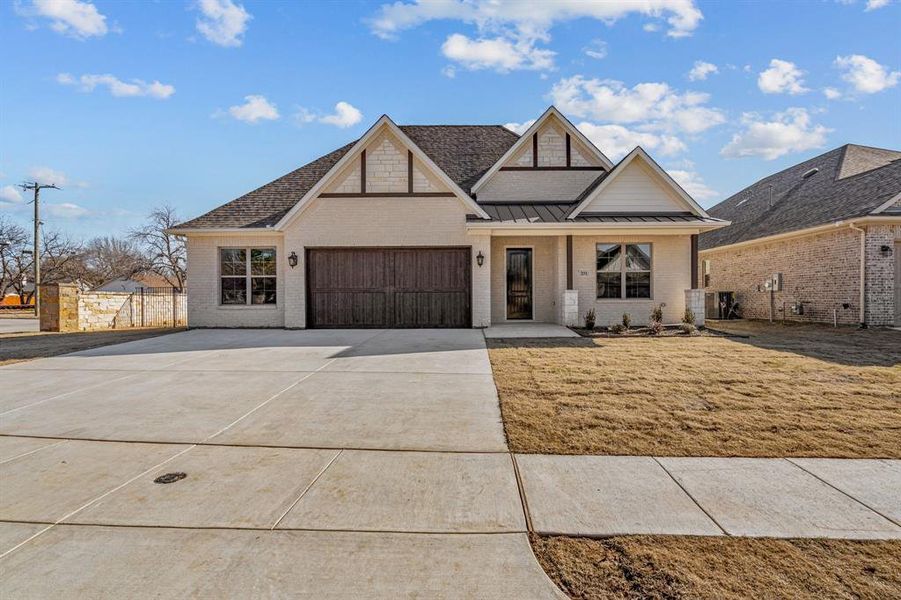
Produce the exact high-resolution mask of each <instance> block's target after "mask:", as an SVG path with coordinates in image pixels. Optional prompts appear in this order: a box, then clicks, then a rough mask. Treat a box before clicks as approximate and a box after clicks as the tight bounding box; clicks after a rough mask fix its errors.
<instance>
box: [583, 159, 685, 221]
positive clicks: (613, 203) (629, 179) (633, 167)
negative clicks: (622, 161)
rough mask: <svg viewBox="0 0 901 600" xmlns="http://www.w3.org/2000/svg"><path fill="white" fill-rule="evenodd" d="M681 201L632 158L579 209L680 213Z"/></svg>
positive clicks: (612, 211)
mask: <svg viewBox="0 0 901 600" xmlns="http://www.w3.org/2000/svg"><path fill="white" fill-rule="evenodd" d="M686 210H688V208H687V207H686V206H685V204H684V203H682V202H681V201H680V199H679V198H678V197H677V196H676V194H675V192H673V191H672V190H671V189H669V188H668V186H666V185H665V184H664V183H663V182H662V181H661V180H660V178H659V177H658V176H657V175H656V174H654V173H653V172H651V170H650V168H649V167H647V166H646V165H644V164H642V163H641V162H640V161H637V160H636V161H632V162H631V163H630V164H629V165H628V166H626V168H625V169H624V170H623V171H622V172H621V173H619V174H618V175H617V176H616V179H614V180H613V181H611V182H610V183H609V185H607V186H606V187H605V188H604V189H603V190H601V192H600V193H599V194H598V196H597V197H596V198H594V199H593V200H592V201H591V202H590V203H589V204H588V206H586V207H585V209H584V210H583V212H586V213H592V212H599V213H635V212H657V213H659V212H684V211H686Z"/></svg>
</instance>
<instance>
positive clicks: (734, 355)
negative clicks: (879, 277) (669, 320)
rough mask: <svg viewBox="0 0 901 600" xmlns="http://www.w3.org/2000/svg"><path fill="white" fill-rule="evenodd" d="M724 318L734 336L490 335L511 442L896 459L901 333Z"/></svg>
mask: <svg viewBox="0 0 901 600" xmlns="http://www.w3.org/2000/svg"><path fill="white" fill-rule="evenodd" d="M717 327H718V328H719V329H721V330H723V331H727V332H729V333H731V334H736V336H735V337H727V336H699V337H668V338H594V339H588V338H573V339H536V340H510V339H508V340H489V352H490V357H491V363H492V367H493V370H494V376H495V380H496V382H497V387H498V392H499V394H500V400H501V410H502V413H503V418H504V426H505V428H506V432H507V437H508V441H509V444H510V448H511V450H513V451H514V452H522V453H547V454H610V455H655V456H748V457H772V456H790V457H843V458H880V457H882V458H899V457H901V444H899V439H901V410H899V408H901V332H898V331H886V330H872V331H858V330H855V329H849V328H840V329H832V328H829V327H823V326H815V325H786V326H782V325H770V324H768V323H755V322H723V323H720V324H718V325H717ZM738 335H741V336H744V337H737V336H738Z"/></svg>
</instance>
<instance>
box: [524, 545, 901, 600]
mask: <svg viewBox="0 0 901 600" xmlns="http://www.w3.org/2000/svg"><path fill="white" fill-rule="evenodd" d="M531 541H532V547H533V549H534V550H535V555H536V556H537V558H538V561H539V562H540V563H541V566H542V567H543V568H544V570H545V571H546V572H547V574H548V575H549V576H550V577H551V579H552V580H553V581H554V582H555V583H556V584H557V585H558V586H559V587H560V588H561V589H562V590H563V591H565V592H566V593H567V594H569V595H570V597H572V598H580V599H581V598H593V599H594V598H636V599H639V598H640V599H658V598H659V599H664V598H666V599H675V598H710V599H731V598H735V599H739V598H741V599H744V598H748V597H763V598H810V599H817V600H819V599H822V598H849V599H850V598H872V599H874V600H875V599H876V598H898V597H899V596H901V541H852V540H777V539H766V538H726V537H709V538H704V537H653V536H629V537H614V538H608V539H603V540H589V539H582V538H567V537H542V536H537V535H532V536H531Z"/></svg>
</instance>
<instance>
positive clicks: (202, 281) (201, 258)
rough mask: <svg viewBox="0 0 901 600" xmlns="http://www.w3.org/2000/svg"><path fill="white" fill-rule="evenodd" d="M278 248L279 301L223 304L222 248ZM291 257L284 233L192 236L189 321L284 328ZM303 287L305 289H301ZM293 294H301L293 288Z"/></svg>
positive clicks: (277, 295)
mask: <svg viewBox="0 0 901 600" xmlns="http://www.w3.org/2000/svg"><path fill="white" fill-rule="evenodd" d="M273 247H274V248H275V264H276V299H275V301H276V304H275V306H272V305H265V306H264V305H256V306H254V305H248V306H221V305H220V304H219V248H273ZM286 265H287V256H286V255H285V247H284V245H283V244H282V236H281V235H277V234H272V235H237V234H235V235H228V236H209V235H204V236H197V235H192V236H188V279H187V284H186V287H187V291H188V323H190V324H191V327H284V325H285V298H286V294H285V287H286V285H288V282H286V279H285V269H286ZM299 289H300V290H303V288H302V287H301V288H299ZM291 293H292V294H294V293H297V292H296V291H292V292H291Z"/></svg>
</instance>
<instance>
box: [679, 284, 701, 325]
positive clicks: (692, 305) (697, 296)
mask: <svg viewBox="0 0 901 600" xmlns="http://www.w3.org/2000/svg"><path fill="white" fill-rule="evenodd" d="M685 308H687V309H688V310H690V311H691V312H693V313H694V314H695V325H697V326H698V327H702V326H703V325H704V290H699V289H692V290H685ZM680 318H681V317H680Z"/></svg>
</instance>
